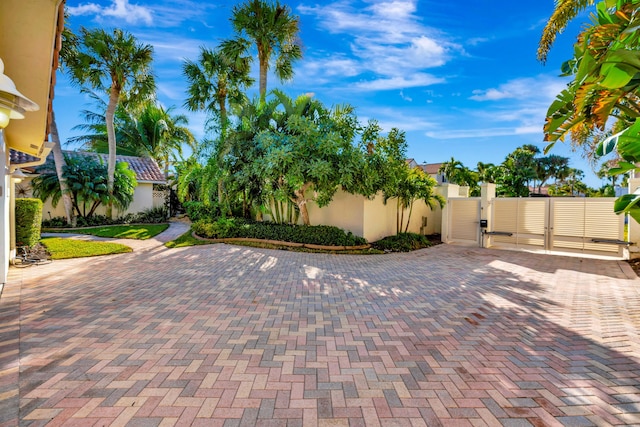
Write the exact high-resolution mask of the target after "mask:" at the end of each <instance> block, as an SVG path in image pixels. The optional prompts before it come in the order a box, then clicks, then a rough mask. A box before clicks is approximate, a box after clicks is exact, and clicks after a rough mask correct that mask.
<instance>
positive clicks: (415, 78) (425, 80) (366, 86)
mask: <svg viewBox="0 0 640 427" xmlns="http://www.w3.org/2000/svg"><path fill="white" fill-rule="evenodd" d="M443 82H444V79H441V78H439V77H434V76H432V75H430V74H424V73H416V74H413V75H405V76H396V77H389V78H381V79H376V80H371V81H364V82H358V83H356V84H355V85H354V88H355V89H360V90H391V89H406V88H410V87H423V86H430V85H433V84H437V83H443Z"/></svg>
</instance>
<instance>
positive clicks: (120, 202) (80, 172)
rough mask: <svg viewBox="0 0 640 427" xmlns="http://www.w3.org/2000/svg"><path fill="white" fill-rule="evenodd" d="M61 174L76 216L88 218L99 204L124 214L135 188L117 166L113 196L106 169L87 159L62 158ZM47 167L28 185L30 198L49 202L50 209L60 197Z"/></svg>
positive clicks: (128, 174) (123, 168)
mask: <svg viewBox="0 0 640 427" xmlns="http://www.w3.org/2000/svg"><path fill="white" fill-rule="evenodd" d="M65 161H66V166H65V168H64V171H63V174H64V177H65V178H66V180H67V183H68V186H69V190H68V191H69V195H70V197H71V200H72V204H73V209H74V211H75V213H76V214H77V215H78V216H81V217H84V218H87V217H90V216H92V215H93V214H94V213H95V211H96V209H97V208H98V206H100V205H101V204H103V205H109V204H113V205H115V206H116V207H117V208H118V209H119V210H123V211H124V210H126V209H127V208H128V207H129V205H130V204H131V202H132V201H133V193H134V190H135V187H136V186H137V182H136V178H135V173H134V172H133V171H132V170H131V169H129V165H127V163H125V162H118V163H117V164H116V170H115V182H114V189H113V192H109V190H108V185H107V167H106V166H105V165H104V164H103V163H101V162H99V161H98V160H97V159H96V158H94V157H91V156H80V155H70V156H66V159H65ZM52 166H53V165H51V164H50V163H45V164H44V165H43V166H40V167H39V168H38V169H37V172H38V173H39V175H38V176H37V177H35V178H34V179H33V181H32V186H33V195H34V196H35V197H38V198H40V199H41V200H42V201H45V200H47V199H49V198H51V204H52V205H53V207H56V206H57V205H58V202H59V201H60V199H61V197H62V192H61V190H60V183H59V182H58V175H57V173H56V171H55V169H54V168H53V167H52Z"/></svg>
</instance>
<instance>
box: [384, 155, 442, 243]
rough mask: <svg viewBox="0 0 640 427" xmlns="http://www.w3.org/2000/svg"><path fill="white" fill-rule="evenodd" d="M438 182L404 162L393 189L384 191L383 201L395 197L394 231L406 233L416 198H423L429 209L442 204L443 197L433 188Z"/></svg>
mask: <svg viewBox="0 0 640 427" xmlns="http://www.w3.org/2000/svg"><path fill="white" fill-rule="evenodd" d="M437 184H438V183H437V182H436V180H435V179H433V178H432V177H431V176H429V175H427V174H426V173H425V172H424V171H423V170H422V169H420V168H413V169H410V168H409V167H408V166H407V165H406V164H405V167H404V174H403V176H402V177H401V178H400V179H399V180H397V181H396V182H394V189H393V190H391V191H389V190H390V189H387V191H385V192H384V201H385V203H386V201H387V200H388V199H389V198H395V199H396V202H397V204H396V233H407V232H408V231H409V224H410V223H411V213H412V212H413V204H414V202H415V201H416V200H424V202H425V203H426V204H427V206H429V207H430V208H431V209H433V208H434V207H435V205H436V204H438V205H439V206H440V207H442V206H444V203H445V200H444V198H443V197H442V196H441V195H439V194H436V193H435V192H434V191H433V190H434V188H435V186H436V185H437ZM407 209H408V210H409V212H408V215H407V222H406V223H405V222H404V212H405V210H407Z"/></svg>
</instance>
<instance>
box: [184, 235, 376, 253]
mask: <svg viewBox="0 0 640 427" xmlns="http://www.w3.org/2000/svg"><path fill="white" fill-rule="evenodd" d="M191 236H193V238H194V239H198V240H202V241H205V242H212V243H233V242H251V243H267V244H270V245H279V246H287V247H290V248H307V249H316V250H322V251H357V250H363V249H369V248H371V245H370V244H368V243H367V244H366V245H358V246H326V245H314V244H312V243H294V242H285V241H282V240H264V239H254V238H250V237H229V238H226V239H207V238H206V237H200V236H198V235H197V234H196V233H195V232H191Z"/></svg>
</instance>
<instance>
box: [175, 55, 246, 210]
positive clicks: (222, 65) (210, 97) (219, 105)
mask: <svg viewBox="0 0 640 427" xmlns="http://www.w3.org/2000/svg"><path fill="white" fill-rule="evenodd" d="M250 63H251V58H250V57H249V56H246V55H244V54H243V53H241V52H224V51H223V50H222V49H216V50H210V49H206V48H204V47H201V48H200V56H199V58H198V61H197V62H194V61H185V63H184V64H183V66H182V71H183V74H184V75H185V76H186V77H187V81H188V82H189V88H188V89H187V94H188V97H187V100H186V101H185V104H184V105H185V107H187V108H188V109H189V110H191V111H205V112H206V113H207V115H209V116H210V118H213V117H215V118H217V119H218V120H219V122H220V134H219V139H218V143H217V144H216V147H215V154H214V155H215V160H216V162H217V164H218V169H220V168H221V167H222V162H223V159H224V156H225V155H226V154H227V153H228V151H229V141H227V128H228V126H229V119H228V113H227V111H228V106H227V104H229V105H230V106H233V105H240V104H242V103H244V102H245V101H246V100H247V99H246V95H245V94H244V91H243V89H244V88H245V87H247V86H250V85H251V84H253V79H252V78H251V77H249V71H250V67H249V65H250ZM223 197H224V188H223V182H222V177H220V178H219V179H218V202H219V203H222V201H223Z"/></svg>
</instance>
